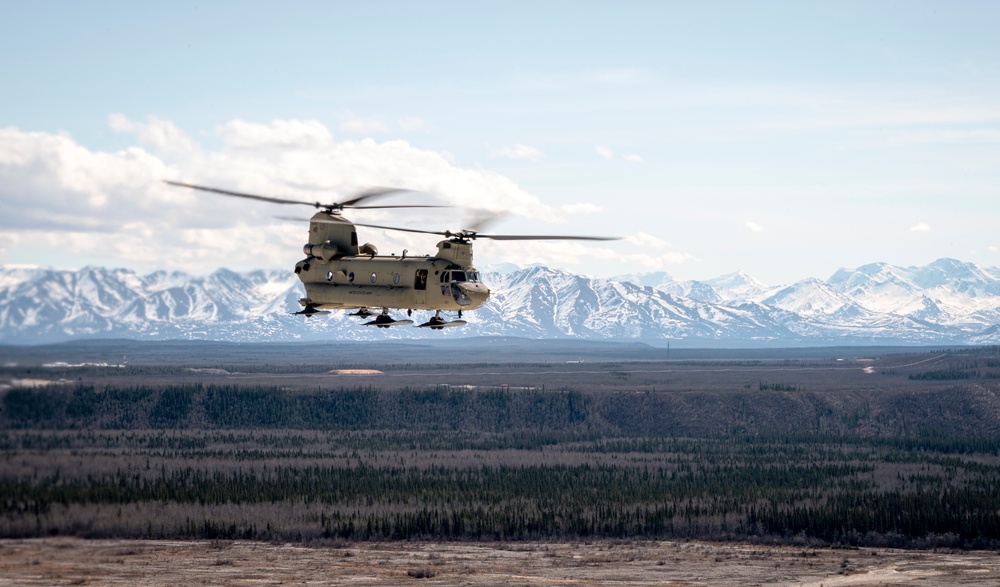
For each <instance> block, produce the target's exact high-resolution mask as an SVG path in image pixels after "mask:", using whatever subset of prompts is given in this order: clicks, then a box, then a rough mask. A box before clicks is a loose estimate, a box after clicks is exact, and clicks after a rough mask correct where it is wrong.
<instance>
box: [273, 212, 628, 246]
mask: <svg viewBox="0 0 1000 587" xmlns="http://www.w3.org/2000/svg"><path fill="white" fill-rule="evenodd" d="M282 219H283V220H296V219H295V218H285V217H282ZM315 222H329V223H337V222H341V221H339V220H316V221H315ZM351 224H353V225H354V226H364V227H366V228H381V229H383V230H397V231H400V232H416V233H419V234H437V235H441V236H445V237H448V238H451V237H455V238H467V239H469V240H476V239H477V238H488V239H491V240H495V241H534V240H575V241H616V240H621V237H619V236H573V235H553V234H479V233H478V232H476V231H474V230H461V231H458V232H452V231H450V230H419V229H417V228H400V227H398V226H383V225H381V224H363V223H361V222H352V223H351ZM479 224H481V222H480V223H479Z"/></svg>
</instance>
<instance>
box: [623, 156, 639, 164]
mask: <svg viewBox="0 0 1000 587" xmlns="http://www.w3.org/2000/svg"><path fill="white" fill-rule="evenodd" d="M622 159H624V160H626V161H631V162H632V163H642V162H643V158H642V157H641V156H639V155H636V154H629V155H622Z"/></svg>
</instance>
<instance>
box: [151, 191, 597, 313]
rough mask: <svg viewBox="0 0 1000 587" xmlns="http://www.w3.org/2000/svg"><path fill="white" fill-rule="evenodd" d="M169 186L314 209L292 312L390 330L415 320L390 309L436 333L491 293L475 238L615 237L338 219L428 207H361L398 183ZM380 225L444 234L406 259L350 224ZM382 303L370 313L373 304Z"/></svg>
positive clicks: (299, 264)
mask: <svg viewBox="0 0 1000 587" xmlns="http://www.w3.org/2000/svg"><path fill="white" fill-rule="evenodd" d="M166 183H168V184H170V185H174V186H179V187H185V188H191V189H195V190H201V191H205V192H212V193H216V194H222V195H226V196H236V197H239V198H249V199H252V200H260V201H264V202H271V203H276V204H298V205H306V206H312V207H314V208H317V209H319V211H318V212H316V213H315V214H313V216H312V218H310V219H309V240H308V242H307V243H306V245H305V246H304V247H303V253H304V254H305V258H304V259H302V260H301V261H299V262H298V263H296V264H295V274H296V275H298V276H299V279H300V280H301V281H302V284H303V285H304V286H305V290H306V297H304V298H302V299H300V300H299V304H300V305H301V306H302V310H300V311H298V312H295V314H299V315H303V316H306V317H307V318H308V317H310V316H314V315H316V314H329V313H330V310H333V309H339V310H355V312H354V313H353V314H351V315H352V316H359V317H362V318H368V317H371V316H375V318H374V319H372V320H371V321H369V322H364V323H363V324H364V325H365V326H378V327H379V328H388V327H390V326H401V325H405V324H413V320H409V319H403V320H396V319H394V318H392V317H391V316H390V315H389V310H391V309H401V310H406V313H407V316H412V314H413V311H414V310H433V311H434V316H433V317H431V318H430V320H428V321H427V322H425V323H423V324H420V325H418V326H419V327H420V328H431V329H433V330H441V329H443V328H445V327H450V326H462V325H464V324H466V322H465V320H462V319H461V317H462V312H463V311H465V310H474V309H476V308H478V307H480V306H482V305H483V304H485V303H486V301H487V300H488V299H489V297H490V290H489V288H488V287H487V286H486V284H484V283H482V282H481V281H480V280H479V272H478V271H476V269H475V267H474V266H473V265H472V243H473V241H475V240H476V239H477V238H485V239H491V240H586V241H605V240H617V237H599V236H555V235H509V234H480V233H479V232H478V230H477V229H478V228H479V227H480V226H481V225H482V222H479V223H476V224H475V225H474V226H473V228H469V229H465V230H461V231H458V232H451V231H448V230H445V231H434V230H417V229H412V228H398V227H392V226H381V225H377V224H362V223H360V222H351V221H349V220H347V219H346V218H344V217H343V215H342V212H343V210H344V209H345V208H353V209H374V208H434V207H437V206H421V205H385V206H371V205H361V203H362V202H364V201H370V200H373V199H375V198H379V197H382V196H387V195H390V194H392V193H396V192H408V191H411V190H405V189H399V188H373V189H370V190H367V191H364V192H361V193H359V194H356V195H355V196H354V197H353V198H351V199H350V200H346V201H344V202H336V203H332V204H321V203H319V202H305V201H301V200H289V199H285V198H275V197H270V196H259V195H255V194H246V193H241V192H234V191H230V190H223V189H218V188H212V187H206V186H201V185H194V184H190V183H182V182H179V181H169V180H166ZM358 226H364V227H367V228H381V229H386V230H398V231H403V232H416V233H421V234H434V235H440V236H444V237H445V240H442V241H441V242H439V243H438V244H437V254H435V255H424V256H412V255H407V251H405V250H404V251H403V254H402V255H379V254H378V249H377V248H376V247H375V245H373V244H371V243H365V244H363V245H360V246H359V245H358V242H359V241H358V233H357V231H356V227H358ZM372 308H381V313H380V314H378V315H375V314H374V313H373V312H372V311H371V309H372ZM448 311H450V312H456V311H457V313H458V318H459V319H458V320H445V319H444V318H442V316H441V313H442V312H448Z"/></svg>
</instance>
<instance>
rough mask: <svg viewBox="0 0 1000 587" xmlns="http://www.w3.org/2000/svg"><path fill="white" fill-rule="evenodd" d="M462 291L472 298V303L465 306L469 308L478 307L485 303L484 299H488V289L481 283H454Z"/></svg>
mask: <svg viewBox="0 0 1000 587" xmlns="http://www.w3.org/2000/svg"><path fill="white" fill-rule="evenodd" d="M456 285H457V286H458V287H459V288H460V289H461V290H462V292H463V293H464V294H465V295H467V296H468V297H469V299H470V300H472V303H471V304H470V305H469V306H468V307H467V308H466V309H468V310H471V309H473V308H478V307H479V306H481V305H483V304H485V303H486V300H488V299H490V289H489V288H488V287H486V286H485V285H483V284H482V283H468V282H466V283H459V284H456Z"/></svg>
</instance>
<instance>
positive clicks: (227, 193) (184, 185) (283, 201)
mask: <svg viewBox="0 0 1000 587" xmlns="http://www.w3.org/2000/svg"><path fill="white" fill-rule="evenodd" d="M163 183H168V184H170V185H175V186H178V187H182V188H191V189H193V190H200V191H203V192H211V193H213V194H222V195H224V196H236V197H237V198H249V199H251V200H260V201H261V202H271V203H274V204H303V205H306V206H313V207H315V208H319V207H321V204H320V203H319V202H315V203H313V202H304V201H302V200H287V199H285V198H272V197H269V196H258V195H256V194H245V193H243V192H234V191H230V190H222V189H219V188H210V187H207V186H203V185H195V184H193V183H184V182H180V181H171V180H169V179H165V180H163Z"/></svg>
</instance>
